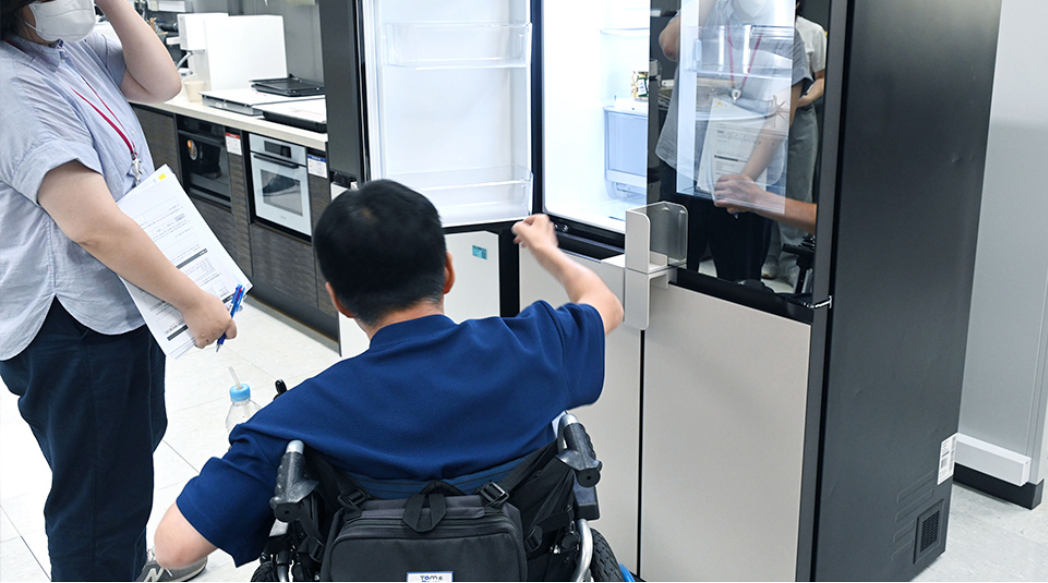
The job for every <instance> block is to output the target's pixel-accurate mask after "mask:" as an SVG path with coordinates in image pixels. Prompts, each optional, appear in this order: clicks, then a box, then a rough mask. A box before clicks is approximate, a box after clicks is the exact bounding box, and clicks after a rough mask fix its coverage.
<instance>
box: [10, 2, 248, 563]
mask: <svg viewBox="0 0 1048 583" xmlns="http://www.w3.org/2000/svg"><path fill="white" fill-rule="evenodd" d="M97 5H98V8H99V9H101V10H102V12H103V13H105V15H106V16H107V17H108V19H109V21H110V22H111V23H112V25H113V29H114V30H115V31H116V33H117V35H118V36H119V38H120V40H119V42H117V41H114V40H112V39H108V38H105V37H102V36H100V35H97V34H94V33H92V28H93V26H94V22H95V13H94V3H93V2H92V0H39V1H36V2H29V1H27V0H0V27H2V39H3V42H0V81H2V83H0V86H2V87H3V91H2V93H0V376H2V378H3V381H4V383H5V384H6V385H7V387H8V389H9V390H10V391H11V392H13V393H15V394H16V395H18V396H19V400H18V408H19V411H20V412H21V414H22V417H23V418H24V419H25V420H26V422H27V423H29V425H30V427H31V428H32V430H33V433H34V435H35V436H36V439H37V441H38V443H39V445H40V449H41V450H42V451H43V454H44V457H45V458H46V459H47V462H48V464H49V465H50V466H51V470H52V483H51V490H50V493H49V495H48V498H47V504H46V505H45V507H44V518H45V524H46V530H47V537H48V551H49V553H50V558H51V575H52V579H53V580H55V581H66V580H80V581H117V580H122V581H128V580H133V579H135V578H136V577H137V576H138V575H139V574H140V572H141V571H142V567H143V565H144V564H145V561H146V534H145V527H146V521H147V520H148V518H149V514H150V511H151V510H152V499H153V451H154V449H155V448H156V447H157V445H158V444H159V443H160V439H161V437H162V436H163V434H164V430H165V428H166V426H167V417H166V412H165V409H164V355H163V353H162V352H161V350H160V348H159V346H158V345H157V343H156V342H155V341H154V340H153V338H152V336H151V335H150V333H149V331H148V330H147V329H146V327H145V326H144V325H143V320H142V317H141V315H140V314H139V313H138V311H137V310H136V309H135V306H134V304H133V303H132V301H131V298H130V296H129V295H128V294H127V291H126V290H125V289H124V287H123V284H122V283H121V282H120V280H119V279H118V277H117V275H120V276H122V277H124V278H125V279H127V280H129V281H131V282H133V283H134V284H136V285H138V286H139V287H141V288H143V289H145V290H146V291H148V292H150V293H152V294H153V295H155V296H157V297H159V298H161V299H163V300H166V301H167V302H169V303H171V304H172V305H174V306H175V307H176V308H178V309H179V310H181V312H182V315H183V317H184V318H185V320H186V323H187V324H188V326H189V328H190V330H191V332H192V333H193V336H194V339H195V340H196V344H197V346H201V347H202V346H206V345H207V344H209V343H211V342H213V341H215V340H216V339H217V338H218V337H219V336H221V335H222V334H223V333H225V334H226V335H227V336H228V337H230V338H232V337H234V336H235V335H236V326H235V325H234V324H233V322H232V319H231V318H230V316H229V312H228V311H227V310H226V308H225V306H224V305H223V304H222V302H221V301H220V300H219V299H217V298H215V297H214V296H211V295H210V294H208V293H206V292H204V291H203V290H201V289H200V288H199V287H197V286H196V285H195V284H193V282H192V281H191V280H190V279H189V278H188V277H186V276H185V275H184V274H182V273H181V272H180V271H179V270H178V269H176V268H175V267H174V266H173V265H172V264H171V262H170V261H168V260H167V259H166V258H165V257H164V255H163V254H162V253H161V252H160V250H159V249H157V247H156V245H154V244H153V242H152V241H151V240H150V239H149V237H148V236H147V235H146V233H145V232H144V231H143V230H142V229H141V228H140V227H139V226H138V225H137V224H136V223H135V222H134V221H132V220H131V219H129V218H128V217H127V216H126V215H124V214H123V213H122V212H121V211H120V210H119V208H118V207H117V205H116V201H117V200H119V199H120V198H122V197H123V196H124V195H125V194H127V193H128V191H130V190H131V189H132V188H133V187H134V186H135V185H136V184H137V183H138V181H139V180H141V179H142V178H144V177H146V176H148V175H149V174H151V173H152V172H153V162H152V159H151V157H150V155H149V149H148V147H147V146H146V142H145V138H144V136H143V135H142V130H141V127H140V126H139V124H138V120H137V119H136V118H135V115H134V112H133V111H132V109H131V107H130V105H129V104H128V101H127V100H128V99H131V100H134V101H141V102H161V101H165V100H167V99H170V98H171V97H173V96H174V95H175V94H177V93H178V91H179V89H180V85H181V84H180V80H179V77H178V73H177V71H176V70H175V67H174V64H173V63H172V62H171V58H170V57H169V55H168V52H167V50H166V49H165V47H164V46H163V44H162V43H161V42H160V40H159V39H158V37H157V36H156V34H154V32H153V31H152V29H151V28H150V27H149V25H147V24H146V23H145V22H144V21H143V20H142V19H141V18H140V17H139V16H138V14H137V13H135V11H134V9H133V8H132V7H131V5H130V4H129V3H128V2H127V1H126V0H97Z"/></svg>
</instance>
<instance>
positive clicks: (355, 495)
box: [338, 489, 368, 511]
mask: <svg viewBox="0 0 1048 583" xmlns="http://www.w3.org/2000/svg"><path fill="white" fill-rule="evenodd" d="M367 499H368V495H367V494H365V493H364V492H361V491H360V490H359V489H358V490H354V491H352V492H350V493H348V494H342V495H341V496H339V497H338V503H339V504H341V505H342V507H343V508H346V509H348V510H354V511H358V510H360V506H361V505H362V504H363V503H364V502H367Z"/></svg>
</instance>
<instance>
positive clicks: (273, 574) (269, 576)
mask: <svg viewBox="0 0 1048 583" xmlns="http://www.w3.org/2000/svg"><path fill="white" fill-rule="evenodd" d="M251 580H252V581H277V580H278V578H277V566H276V564H274V562H273V560H272V559H268V560H265V559H264V560H262V561H260V562H259V565H258V568H257V569H255V572H254V573H253V574H252V575H251Z"/></svg>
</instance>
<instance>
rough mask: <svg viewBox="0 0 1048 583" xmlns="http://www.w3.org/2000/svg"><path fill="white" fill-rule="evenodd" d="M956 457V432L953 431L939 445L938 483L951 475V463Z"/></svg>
mask: <svg viewBox="0 0 1048 583" xmlns="http://www.w3.org/2000/svg"><path fill="white" fill-rule="evenodd" d="M956 459H957V434H956V433H954V434H953V435H951V436H950V437H947V438H946V441H943V442H942V446H940V447H939V483H940V484H942V483H943V482H945V481H946V479H947V478H949V477H951V476H953V463H954V461H955V460H956Z"/></svg>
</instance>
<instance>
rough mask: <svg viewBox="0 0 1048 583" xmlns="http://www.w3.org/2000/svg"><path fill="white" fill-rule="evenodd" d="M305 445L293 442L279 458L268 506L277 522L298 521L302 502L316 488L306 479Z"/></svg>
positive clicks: (315, 485) (312, 482)
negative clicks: (274, 490) (275, 483)
mask: <svg viewBox="0 0 1048 583" xmlns="http://www.w3.org/2000/svg"><path fill="white" fill-rule="evenodd" d="M305 464H306V456H305V444H303V443H302V442H301V441H299V440H297V439H296V440H294V441H292V442H291V443H289V444H288V446H287V450H286V451H285V452H284V455H283V456H282V457H281V458H280V468H279V469H278V470H277V487H276V492H275V494H274V496H273V497H272V498H270V499H269V506H270V508H272V509H273V511H274V513H275V514H276V517H277V520H280V521H282V522H291V521H293V520H298V519H299V518H300V517H301V514H302V511H303V504H302V501H303V500H305V498H306V497H307V496H309V495H310V494H311V493H312V492H313V490H314V489H316V487H317V481H316V480H309V479H306V477H305V473H304V469H305Z"/></svg>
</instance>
